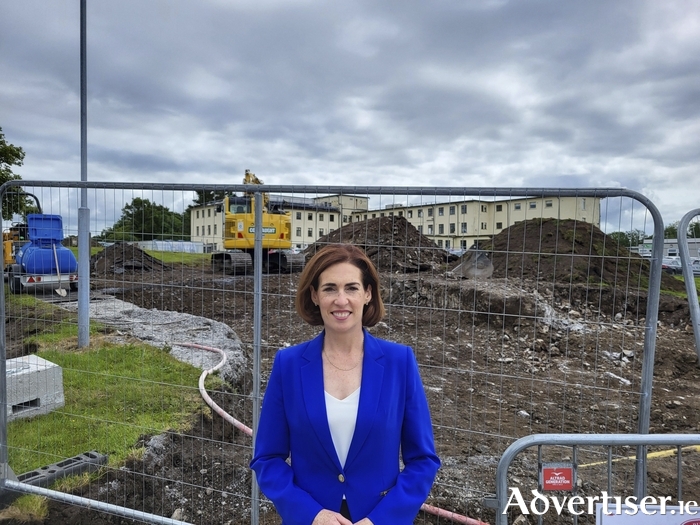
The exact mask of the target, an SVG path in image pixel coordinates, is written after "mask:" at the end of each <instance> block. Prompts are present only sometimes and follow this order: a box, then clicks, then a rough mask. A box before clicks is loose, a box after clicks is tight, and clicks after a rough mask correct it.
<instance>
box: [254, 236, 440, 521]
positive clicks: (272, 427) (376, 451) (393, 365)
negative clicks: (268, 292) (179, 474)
mask: <svg viewBox="0 0 700 525" xmlns="http://www.w3.org/2000/svg"><path fill="white" fill-rule="evenodd" d="M296 308H297V312H298V313H299V315H300V316H301V318H302V319H304V320H305V321H306V322H307V323H309V324H311V325H313V326H321V325H322V326H323V331H322V332H321V333H320V334H319V335H318V336H317V337H315V338H314V339H312V340H310V341H307V342H304V343H301V344H299V345H296V346H293V347H290V348H287V349H284V350H281V351H279V352H277V355H276V357H275V362H274V365H273V367H272V372H271V374H270V380H269V382H268V385H267V390H266V392H265V398H264V400H263V405H262V412H261V415H260V423H259V426H258V431H257V436H256V443H255V453H254V457H253V460H252V462H251V468H252V469H253V470H254V471H255V473H256V476H257V480H258V483H259V485H260V488H261V489H262V491H263V493H264V494H265V495H266V496H267V497H268V498H270V500H272V502H273V503H274V504H275V507H276V508H277V511H278V512H279V514H280V516H282V523H283V524H284V525H297V524H298V525H328V524H331V525H352V524H353V523H356V524H361V525H372V524H373V525H385V524H386V525H409V524H411V523H413V520H414V519H415V517H416V514H418V510H419V509H420V506H421V504H422V503H423V502H424V501H425V498H426V497H427V496H428V493H429V492H430V488H431V486H432V483H433V480H434V479H435V474H436V473H437V469H438V468H439V466H440V460H439V459H438V457H437V455H436V454H435V445H434V442H433V431H432V424H431V420H430V413H429V410H428V403H427V400H426V397H425V392H424V390H423V385H422V383H421V379H420V375H419V372H418V367H417V364H416V360H415V356H414V355H413V351H412V350H411V348H409V347H407V346H403V345H399V344H396V343H391V342H388V341H384V340H381V339H377V338H375V337H372V336H371V335H370V334H369V332H367V330H366V329H365V328H364V327H367V326H374V325H375V324H377V323H378V322H379V321H380V320H381V318H382V317H383V316H384V305H383V303H382V299H381V295H380V291H379V276H378V275H377V271H376V269H375V268H374V266H373V265H372V262H371V261H370V260H369V258H368V257H367V256H366V255H365V253H364V252H363V251H362V250H360V249H359V248H357V247H356V246H353V245H350V244H339V245H330V246H326V247H325V248H323V249H321V250H320V251H319V252H318V253H317V254H316V255H315V256H314V257H313V258H312V259H311V260H310V261H309V263H308V264H307V265H306V268H305V269H304V272H303V273H302V275H301V277H300V282H299V286H298V290H297V295H296ZM399 451H400V452H401V458H402V460H403V464H404V467H403V469H400V467H399ZM290 457H291V462H289V463H288V462H287V459H288V458H290Z"/></svg>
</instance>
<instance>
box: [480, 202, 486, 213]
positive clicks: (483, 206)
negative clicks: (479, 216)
mask: <svg viewBox="0 0 700 525" xmlns="http://www.w3.org/2000/svg"><path fill="white" fill-rule="evenodd" d="M481 213H486V204H482V205H481Z"/></svg>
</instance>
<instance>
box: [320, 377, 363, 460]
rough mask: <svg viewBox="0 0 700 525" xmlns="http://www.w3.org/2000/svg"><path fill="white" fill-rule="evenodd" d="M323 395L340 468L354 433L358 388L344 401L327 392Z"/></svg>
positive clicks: (358, 401) (358, 404)
mask: <svg viewBox="0 0 700 525" xmlns="http://www.w3.org/2000/svg"><path fill="white" fill-rule="evenodd" d="M324 393H325V395H326V396H325V397H326V413H327V414H328V426H329V427H330V429H331V437H332V438H333V446H335V452H336V454H337V455H338V459H339V460H340V466H341V467H345V460H346V459H347V458H348V451H349V450H350V443H351V442H352V436H353V434H354V433H355V422H356V421H357V411H358V408H359V406H360V387H358V388H357V390H355V391H354V392H353V393H352V394H350V395H349V396H348V397H346V398H345V399H337V398H335V397H333V396H332V395H330V394H329V393H328V392H324Z"/></svg>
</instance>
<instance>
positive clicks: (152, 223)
mask: <svg viewBox="0 0 700 525" xmlns="http://www.w3.org/2000/svg"><path fill="white" fill-rule="evenodd" d="M183 224H184V220H183V216H182V214H180V213H175V212H174V211H170V210H169V209H168V208H166V207H165V206H161V205H160V204H155V203H153V202H151V201H149V200H148V199H141V198H139V197H136V198H134V199H133V200H132V201H131V203H130V204H127V205H126V206H124V208H122V215H121V217H120V218H119V220H118V221H117V222H115V223H114V225H113V226H112V227H111V228H107V229H105V230H103V231H102V238H104V239H105V240H106V241H152V240H164V239H174V240H188V239H189V232H185V231H184V229H183Z"/></svg>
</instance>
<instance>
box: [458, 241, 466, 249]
mask: <svg viewBox="0 0 700 525" xmlns="http://www.w3.org/2000/svg"><path fill="white" fill-rule="evenodd" d="M459 247H460V248H462V249H463V250H466V249H467V241H459Z"/></svg>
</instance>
